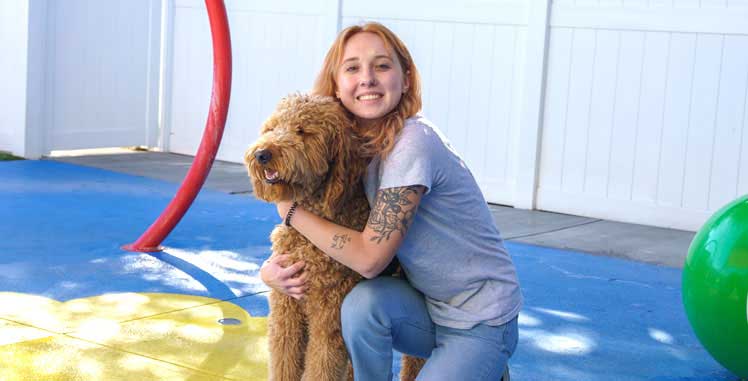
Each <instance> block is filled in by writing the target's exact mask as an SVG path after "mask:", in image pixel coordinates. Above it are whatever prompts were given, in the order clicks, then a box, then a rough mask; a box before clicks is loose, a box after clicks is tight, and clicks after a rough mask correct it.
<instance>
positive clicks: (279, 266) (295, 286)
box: [260, 254, 306, 300]
mask: <svg viewBox="0 0 748 381" xmlns="http://www.w3.org/2000/svg"><path fill="white" fill-rule="evenodd" d="M303 270H304V261H299V262H296V263H291V257H290V256H289V255H287V254H281V255H276V256H272V257H270V259H268V260H267V261H265V263H263V264H262V267H261V268H260V279H262V281H263V282H265V284H266V285H268V286H270V287H271V288H273V289H274V290H276V291H278V292H281V293H283V294H286V295H288V296H290V297H292V298H294V299H296V300H300V299H302V298H303V297H304V292H306V273H304V271H303Z"/></svg>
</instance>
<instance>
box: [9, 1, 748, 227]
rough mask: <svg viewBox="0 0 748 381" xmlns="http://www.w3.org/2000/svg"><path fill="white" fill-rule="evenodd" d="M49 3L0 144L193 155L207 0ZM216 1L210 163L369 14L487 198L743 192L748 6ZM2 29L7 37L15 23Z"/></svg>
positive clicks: (651, 199) (538, 203)
mask: <svg viewBox="0 0 748 381" xmlns="http://www.w3.org/2000/svg"><path fill="white" fill-rule="evenodd" d="M8 1H11V0H0V4H2V6H3V7H2V8H0V9H6V10H13V12H15V13H19V14H22V13H23V12H25V11H24V10H23V9H21V8H19V9H16V8H17V7H11V5H10V3H8ZM59 3H60V2H33V3H31V4H32V5H33V7H31V10H29V11H28V12H27V13H28V14H29V16H28V17H29V22H28V28H27V29H28V35H29V37H28V38H29V42H28V44H26V45H24V46H21V48H24V49H27V51H28V57H29V58H28V61H29V62H28V63H27V64H26V67H25V70H27V71H28V74H26V73H25V72H23V71H22V70H19V71H18V72H19V73H21V74H22V75H24V76H26V75H28V81H26V85H24V84H23V81H13V82H9V83H11V86H13V87H19V86H20V87H21V89H20V90H19V91H18V93H19V94H21V93H22V91H21V90H25V91H26V92H27V95H26V97H27V101H26V107H24V103H23V102H20V103H19V102H11V106H12V108H9V110H10V111H3V112H0V117H2V120H6V121H20V122H17V123H16V124H18V123H26V125H27V126H26V129H27V130H26V131H23V130H19V129H16V130H8V129H7V127H3V126H0V137H2V138H3V139H6V140H10V139H12V140H13V143H12V144H5V143H3V142H0V149H8V148H6V147H10V150H14V149H15V148H14V147H17V146H19V145H20V146H23V145H24V140H23V136H24V134H25V136H26V141H25V142H26V146H28V145H29V144H28V143H29V141H31V143H32V144H31V146H33V145H34V144H36V145H37V146H38V147H41V148H40V149H39V150H41V151H43V152H48V151H49V150H51V149H65V148H77V147H96V146H102V145H110V146H111V145H116V146H123V145H136V144H138V145H140V144H145V145H150V146H158V147H159V148H161V149H164V150H166V151H171V152H178V153H184V154H194V153H195V152H196V150H197V147H198V144H199V142H200V139H201V137H202V132H203V129H204V127H205V119H206V114H207V110H208V102H209V100H210V91H211V80H212V48H211V41H210V33H209V27H208V18H207V13H206V10H205V4H204V1H202V0H160V1H159V0H137V1H136V0H108V1H106V2H100V1H94V0H66V1H65V2H64V3H65V6H62V5H61V4H59ZM226 5H227V9H228V14H229V22H230V27H231V37H232V46H233V84H232V95H231V107H230V110H229V118H228V123H227V126H226V128H225V133H224V137H223V141H222V144H221V149H220V151H219V153H218V159H221V160H228V161H234V162H240V161H241V158H242V154H243V152H244V150H245V148H246V147H247V146H248V145H249V144H250V143H251V142H252V141H254V140H255V139H256V137H257V134H258V130H259V127H260V125H261V124H262V122H263V121H264V120H265V118H267V116H268V115H269V114H270V113H271V112H272V110H273V109H274V107H275V104H276V103H277V102H278V100H279V99H280V98H281V97H282V96H284V95H286V94H289V93H292V92H296V91H308V90H309V89H310V88H311V86H312V83H313V80H314V78H315V76H316V74H317V71H318V70H319V68H320V65H321V63H322V59H323V57H324V54H325V53H326V51H327V49H328V47H329V45H330V43H331V42H332V41H333V39H334V38H335V35H336V33H337V32H338V31H339V30H340V29H341V28H343V27H345V26H347V25H350V24H355V23H359V22H361V21H368V20H372V21H379V22H382V23H384V24H385V25H387V26H389V27H390V28H391V29H393V30H394V31H395V32H396V33H397V34H398V35H399V36H400V37H401V38H402V39H403V40H404V41H405V43H406V45H408V47H409V48H410V50H411V52H412V53H413V56H414V58H415V61H416V63H417V65H418V68H419V70H420V72H421V76H422V80H423V95H424V113H425V115H426V116H427V117H428V118H429V119H431V120H432V121H433V122H435V123H436V124H437V125H438V126H439V127H440V128H441V129H442V130H443V131H444V132H445V133H446V135H447V136H448V138H449V139H450V140H451V142H452V143H453V144H454V146H455V147H456V148H457V150H458V151H459V152H460V153H461V154H462V156H463V157H464V159H465V161H466V162H467V164H468V165H469V167H470V168H471V169H472V171H473V173H474V175H475V177H476V179H477V180H478V183H479V184H480V186H481V188H482V189H483V192H484V194H485V196H486V199H487V200H488V201H489V202H492V203H498V204H505V205H512V206H516V207H519V208H537V209H542V210H547V211H555V212H562V213H570V214H576V215H584V216H589V217H596V218H604V219H610V220H618V221H625V222H633V223H640V224H646V225H655V226H662V227H672V228H678V229H686V230H696V229H698V228H699V226H700V225H701V224H702V223H703V222H704V221H705V220H706V218H708V216H710V215H711V214H712V213H713V212H714V211H716V210H717V209H718V208H719V207H721V206H722V205H724V204H725V203H727V202H729V201H730V200H732V199H734V198H736V197H738V196H739V195H741V194H745V193H746V192H748V153H744V152H746V151H748V131H746V129H748V127H747V126H746V125H747V124H748V120H747V119H748V113H746V109H747V108H748V105H747V103H748V97H747V96H746V95H747V94H746V92H747V91H748V0H465V1H448V0H434V1H426V0H412V1H395V0H380V1H377V2H371V1H364V0H316V1H305V0H277V1H269V0H256V1H248V0H228V1H226ZM40 7H41V8H44V9H41V8H40ZM37 19H38V20H37ZM40 20H41V21H40ZM9 25H10V26H8V27H4V29H3V28H0V31H4V30H6V29H8V30H16V29H22V30H23V29H24V26H23V25H21V24H9ZM35 36H42V39H41V40H40V39H39V38H38V37H35ZM6 37H7V36H6ZM14 41H15V40H10V39H7V38H6V39H2V38H0V45H2V46H0V47H13V48H14V49H15V46H16V45H18V43H17V42H14ZM11 42H12V43H11ZM16 61H17V62H19V63H20V65H21V66H23V65H24V62H23V60H15V61H9V63H8V64H4V66H2V67H3V68H4V69H5V70H6V71H7V70H15V69H13V68H15V67H16V66H17V64H16ZM9 68H10V69H9ZM40 70H41V74H39V73H37V72H38V71H40ZM5 74H6V75H7V73H5ZM14 91H15V90H14ZM6 98H7V96H6ZM36 110H39V112H36ZM24 120H26V122H24ZM29 126H32V127H33V128H30V127H29ZM159 134H160V137H159V136H158V135H159ZM29 137H31V138H29ZM32 151H33V150H32Z"/></svg>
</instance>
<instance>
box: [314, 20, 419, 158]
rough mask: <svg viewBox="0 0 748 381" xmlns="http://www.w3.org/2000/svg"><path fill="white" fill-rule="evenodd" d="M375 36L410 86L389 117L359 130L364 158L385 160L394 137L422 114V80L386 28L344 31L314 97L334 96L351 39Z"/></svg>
mask: <svg viewBox="0 0 748 381" xmlns="http://www.w3.org/2000/svg"><path fill="white" fill-rule="evenodd" d="M363 32H368V33H374V34H376V35H378V36H379V37H380V38H381V39H382V41H383V42H384V45H385V46H386V47H387V48H388V49H392V51H394V52H395V55H396V56H397V59H398V61H399V62H400V67H402V69H403V76H404V77H407V79H408V83H409V87H408V91H407V92H405V93H404V94H403V95H402V97H401V98H400V103H399V104H398V105H397V106H396V107H395V109H394V110H392V111H391V112H390V113H389V114H387V115H385V116H383V117H382V118H381V120H380V121H379V122H378V123H377V127H375V128H367V129H360V128H356V132H357V134H358V135H359V137H360V138H361V145H360V146H359V153H360V154H361V155H362V156H363V157H374V156H377V155H379V156H381V157H382V158H384V157H386V156H387V154H388V153H389V152H390V151H392V147H393V146H394V145H395V138H396V137H397V135H398V134H399V133H400V131H402V129H403V127H404V126H405V119H407V118H410V117H412V116H413V115H416V113H418V112H419V111H421V106H422V104H421V78H420V76H419V75H418V70H417V69H416V65H415V63H414V62H413V58H412V57H411V56H410V52H409V51H408V48H407V47H405V44H404V43H403V42H402V41H401V40H400V38H398V37H397V35H395V33H393V32H392V31H391V30H389V29H388V28H387V27H385V26H384V25H382V24H380V23H377V22H368V23H365V24H362V25H353V26H349V27H347V28H345V29H343V30H342V31H341V32H340V33H339V34H338V37H337V38H336V39H335V41H334V42H333V43H332V46H331V47H330V50H328V51H327V55H326V56H325V61H324V62H323V64H322V69H321V70H320V72H319V74H318V75H317V80H316V81H315V83H314V88H313V89H312V93H313V94H317V95H326V96H331V97H335V91H336V90H337V83H336V82H335V76H336V74H337V72H338V69H339V67H340V64H341V62H340V61H341V60H342V59H343V50H344V49H345V44H346V42H348V40H349V39H350V38H351V37H353V35H355V34H357V33H363Z"/></svg>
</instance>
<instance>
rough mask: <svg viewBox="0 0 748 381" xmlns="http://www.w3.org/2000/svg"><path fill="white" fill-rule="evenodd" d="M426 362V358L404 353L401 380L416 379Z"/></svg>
mask: <svg viewBox="0 0 748 381" xmlns="http://www.w3.org/2000/svg"><path fill="white" fill-rule="evenodd" d="M425 363H426V359H422V358H420V357H414V356H409V355H403V359H402V360H401V362H400V381H416V377H417V376H418V372H420V371H421V368H423V364H425Z"/></svg>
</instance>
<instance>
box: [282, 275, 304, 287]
mask: <svg viewBox="0 0 748 381" xmlns="http://www.w3.org/2000/svg"><path fill="white" fill-rule="evenodd" d="M304 284H306V275H305V274H304V273H302V274H301V275H300V276H298V277H295V278H290V279H288V280H287V281H286V286H287V287H298V286H303V285H304Z"/></svg>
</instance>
